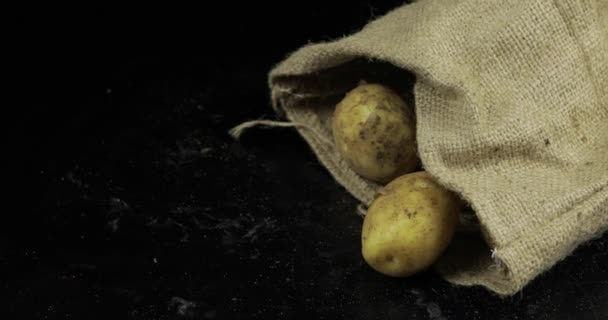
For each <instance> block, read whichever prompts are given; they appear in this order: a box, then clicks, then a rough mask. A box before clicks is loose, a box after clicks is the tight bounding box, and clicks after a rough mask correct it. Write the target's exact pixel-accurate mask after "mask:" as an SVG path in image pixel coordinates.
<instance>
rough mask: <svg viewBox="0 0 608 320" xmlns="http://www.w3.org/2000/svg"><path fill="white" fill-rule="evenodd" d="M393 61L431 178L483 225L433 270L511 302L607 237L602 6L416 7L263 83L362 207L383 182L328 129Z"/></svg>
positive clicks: (471, 1)
mask: <svg viewBox="0 0 608 320" xmlns="http://www.w3.org/2000/svg"><path fill="white" fill-rule="evenodd" d="M386 65H389V66H390V67H391V68H394V69H395V70H398V71H403V73H406V72H407V73H410V74H412V75H413V76H415V84H413V96H414V101H412V104H413V105H415V114H416V121H417V129H416V130H417V142H418V147H419V155H420V158H421V160H422V164H423V167H424V169H425V170H427V171H428V172H429V173H430V174H431V175H433V176H434V177H435V178H436V179H437V180H438V181H439V182H440V183H441V184H443V185H444V186H446V187H447V188H449V189H451V190H453V191H455V192H457V193H458V194H460V195H461V196H462V197H463V198H464V199H465V200H466V201H468V202H469V203H470V204H471V207H472V208H473V209H474V211H475V214H476V215H477V218H478V220H479V224H480V226H481V227H480V229H481V230H480V234H481V235H483V236H479V237H477V236H474V235H473V236H471V235H470V234H459V235H457V236H456V238H455V239H454V241H453V244H452V245H451V247H450V248H449V249H448V251H447V252H446V254H445V255H444V256H443V257H442V258H441V259H440V261H439V262H438V263H437V264H436V268H437V270H438V271H439V272H440V274H441V275H442V276H443V277H444V278H445V279H447V280H448V281H450V282H452V283H455V284H461V285H482V286H485V287H487V288H489V289H491V290H492V291H494V292H496V293H498V294H500V295H511V294H514V293H516V292H518V291H519V290H520V289H522V288H523V287H524V286H525V285H526V284H527V283H529V282H530V281H531V280H532V279H534V278H535V277H536V276H537V275H539V274H540V273H542V272H543V271H545V270H547V269H549V268H551V267H552V266H553V265H554V264H555V263H557V262H558V261H560V260H561V259H563V258H565V257H566V256H568V255H569V254H570V253H571V252H572V251H573V250H574V249H575V248H576V247H577V246H579V245H580V244H582V243H583V242H585V241H588V240H590V239H592V238H593V237H596V236H599V235H601V234H602V233H603V232H604V231H605V229H606V228H607V226H608V1H605V0H526V1H522V0H504V1H487V0H422V1H418V2H414V3H412V4H405V5H403V6H401V7H399V8H396V9H394V10H392V11H391V12H389V13H387V14H386V15H384V16H382V17H379V18H377V19H375V20H373V21H371V22H370V23H368V24H367V25H365V26H364V27H363V28H362V29H361V30H359V31H357V32H354V33H353V34H350V35H348V36H345V37H344V38H341V39H337V40H334V41H329V42H324V43H315V44H308V45H306V46H304V47H302V48H300V49H298V50H297V51H295V52H293V53H291V54H289V56H288V57H286V58H285V60H283V61H282V62H280V63H279V64H278V65H276V66H275V67H274V68H273V69H272V70H271V72H270V74H269V85H270V91H271V93H272V99H273V103H274V105H275V107H276V110H277V112H279V113H281V114H284V115H285V116H286V117H287V118H288V119H289V120H291V121H293V122H296V123H299V124H303V125H302V126H296V128H297V130H298V132H299V133H300V134H301V135H302V137H303V138H304V139H305V140H306V141H307V142H308V144H309V145H310V146H311V149H312V150H313V152H314V153H315V154H316V155H317V157H318V159H319V160H320V162H321V163H322V164H323V165H324V166H325V167H326V168H327V169H328V170H329V171H330V172H331V174H332V175H333V177H335V179H336V181H337V182H339V183H340V184H341V185H343V186H344V187H345V188H346V189H347V190H348V191H349V192H350V193H351V194H352V195H353V196H354V197H356V198H357V199H359V200H360V201H361V202H363V203H365V204H369V203H370V202H371V201H372V199H373V197H374V194H375V193H376V192H377V190H378V188H380V187H381V186H379V185H376V184H374V183H370V182H368V181H366V180H364V179H362V178H360V177H359V176H357V174H355V173H354V172H353V171H352V170H351V169H349V167H348V165H347V164H346V162H344V161H343V160H342V159H341V158H340V155H339V154H338V153H337V152H336V150H335V148H334V146H333V144H332V143H331V142H330V141H332V136H331V125H330V124H331V118H332V114H333V110H334V106H335V102H336V101H337V100H339V99H340V97H343V95H344V93H345V92H346V91H347V90H349V89H351V88H352V87H353V86H354V85H356V84H357V82H358V81H359V80H366V81H369V80H370V79H372V81H375V80H377V81H382V77H383V76H384V75H387V79H388V78H391V79H394V78H395V77H393V76H394V74H393V73H395V72H393V71H386V70H387V67H386ZM388 76H390V77H388ZM403 79H404V80H403V85H404V87H407V84H406V82H407V81H409V80H408V79H407V77H404V78H403ZM410 80H411V79H410ZM412 83H414V82H412ZM395 84H396V86H399V85H400V83H399V82H398V81H397V82H395Z"/></svg>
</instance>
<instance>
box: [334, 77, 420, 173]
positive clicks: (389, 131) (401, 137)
mask: <svg viewBox="0 0 608 320" xmlns="http://www.w3.org/2000/svg"><path fill="white" fill-rule="evenodd" d="M332 130H333V135H334V142H335V144H336V148H337V150H338V152H339V153H340V154H341V156H342V157H343V158H344V159H345V160H346V162H347V163H348V164H349V166H350V167H351V168H352V169H353V170H354V171H355V172H356V173H358V174H359V175H361V176H362V177H364V178H367V179H369V180H372V181H375V182H379V183H386V182H388V181H391V180H392V179H394V178H396V177H398V176H400V175H402V174H405V173H409V172H412V171H414V170H416V167H417V166H418V163H419V160H418V157H417V150H416V149H417V147H416V137H415V135H416V129H415V120H414V116H413V114H412V111H411V110H410V109H408V108H407V106H406V104H405V102H404V101H403V99H401V97H399V96H398V95H397V94H396V93H395V92H393V91H392V90H391V89H389V88H388V87H385V86H383V85H379V84H365V83H362V84H360V85H359V86H357V87H356V88H355V89H353V90H351V91H350V92H348V93H347V94H346V96H345V97H344V99H342V101H340V103H338V105H337V106H336V109H335V111H334V117H333V123H332Z"/></svg>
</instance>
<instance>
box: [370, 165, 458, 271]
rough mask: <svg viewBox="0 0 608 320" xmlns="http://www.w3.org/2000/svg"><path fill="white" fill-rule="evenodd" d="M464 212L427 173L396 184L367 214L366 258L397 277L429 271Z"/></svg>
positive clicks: (383, 191) (375, 267) (384, 189)
mask: <svg viewBox="0 0 608 320" xmlns="http://www.w3.org/2000/svg"><path fill="white" fill-rule="evenodd" d="M459 207H460V200H459V198H458V197H457V196H456V195H455V194H454V193H452V192H451V191H449V190H447V189H445V188H443V187H442V186H441V185H439V184H438V183H437V182H435V181H434V179H433V178H432V177H431V176H430V175H429V174H428V173H426V172H425V171H419V172H414V173H410V174H406V175H403V176H401V177H399V178H397V179H395V180H394V181H392V182H390V183H389V184H388V185H387V186H386V187H384V188H383V189H382V191H380V192H379V194H378V196H377V197H376V199H375V200H374V201H373V203H372V204H371V206H370V207H369V210H368V211H367V215H366V216H365V221H364V222H363V230H362V233H361V244H362V253H363V258H364V259H365V261H366V262H367V263H368V264H369V265H370V266H371V267H372V268H373V269H375V270H376V271H378V272H380V273H383V274H385V275H389V276H394V277H405V276H409V275H412V274H414V273H416V272H418V271H421V270H423V269H425V268H427V267H428V266H430V265H431V264H433V263H434V262H435V261H436V260H437V258H439V256H440V255H441V254H442V253H443V251H444V250H445V248H446V247H447V246H448V244H449V242H450V241H451V239H452V236H453V235H454V231H455V229H456V226H457V224H458V215H459V210H460V208H459Z"/></svg>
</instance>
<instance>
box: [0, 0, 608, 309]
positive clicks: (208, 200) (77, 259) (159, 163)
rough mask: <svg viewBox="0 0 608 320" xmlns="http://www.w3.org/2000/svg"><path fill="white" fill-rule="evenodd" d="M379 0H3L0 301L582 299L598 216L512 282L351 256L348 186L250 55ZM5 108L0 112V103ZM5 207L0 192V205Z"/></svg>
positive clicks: (215, 305) (594, 265) (212, 305)
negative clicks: (237, 135)
mask: <svg viewBox="0 0 608 320" xmlns="http://www.w3.org/2000/svg"><path fill="white" fill-rule="evenodd" d="M399 4H401V2H400V1H384V2H382V3H374V4H373V5H370V4H369V3H367V2H363V1H349V2H346V1H333V2H331V3H330V2H327V1H326V2H320V1H317V2H301V3H291V2H285V3H282V4H272V5H271V4H258V3H256V4H247V5H244V4H236V3H232V2H231V3H214V4H209V5H204V4H201V5H202V6H199V7H192V8H188V7H181V8H175V7H172V8H167V7H164V6H160V5H158V6H156V7H154V6H153V5H151V4H149V3H147V4H146V5H145V6H142V7H137V8H134V7H129V8H125V7H121V6H110V5H108V6H99V7H97V8H90V7H88V8H79V7H65V8H61V7H56V6H53V7H51V6H49V7H46V8H45V7H35V8H22V10H18V11H15V12H13V16H12V17H11V18H12V19H14V21H15V22H16V23H15V25H14V28H12V29H11V30H10V41H11V42H10V44H11V45H10V46H7V49H6V51H7V52H9V53H10V54H11V58H10V59H7V61H6V64H7V69H8V68H10V69H12V70H15V71H16V72H15V73H14V75H13V74H12V73H11V76H10V79H9V80H11V83H13V84H16V85H17V86H16V89H15V90H13V91H12V92H11V93H13V94H16V97H17V99H16V100H14V101H17V102H16V103H11V104H7V105H6V106H5V109H6V110H7V113H6V114H7V115H6V117H5V119H7V120H8V122H9V123H8V124H7V125H6V126H5V128H7V129H8V130H7V131H8V134H7V136H8V137H9V138H10V139H9V140H10V141H9V143H8V144H6V145H5V146H6V150H5V154H6V155H7V158H8V160H9V161H10V162H11V164H10V165H9V166H7V167H6V168H7V172H6V174H5V177H6V181H7V182H8V184H9V188H10V190H11V193H9V195H10V197H9V199H8V201H7V203H6V206H5V210H4V214H3V216H4V219H3V223H2V230H3V232H2V235H1V237H2V239H0V240H1V243H0V246H1V247H0V248H1V249H2V251H0V280H1V282H0V284H1V285H2V287H1V291H0V293H1V294H2V296H4V298H2V303H3V304H4V306H3V307H1V308H0V312H1V313H5V312H6V313H7V314H8V316H9V317H8V318H6V319H12V318H14V319H68V318H69V319H108V318H130V319H181V318H196V319H240V318H247V319H249V318H258V319H273V318H328V319H333V318H351V319H488V318H494V319H570V318H577V319H601V318H605V317H606V316H608V305H607V304H606V301H608V276H607V275H606V274H605V272H604V268H605V267H606V264H607V263H608V256H607V254H606V247H607V244H608V239H607V238H606V236H604V237H603V238H600V239H598V240H596V241H594V242H591V243H589V244H586V245H583V246H582V247H581V248H580V249H578V250H577V251H575V253H574V254H573V255H572V256H570V257H568V258H567V259H566V260H565V261H563V262H561V263H559V264H558V265H557V266H556V267H555V268H553V269H552V270H551V271H549V272H547V273H545V274H543V275H541V276H540V277H539V278H538V279H536V280H535V281H533V282H532V283H531V284H530V285H529V286H528V287H526V288H525V289H524V290H523V291H522V292H521V293H520V294H517V295H515V296H513V297H508V298H499V297H497V296H495V295H493V294H492V293H490V292H488V291H486V290H485V289H482V288H476V287H473V288H461V287H455V286H452V285H450V284H448V283H446V282H445V281H444V280H442V279H441V278H440V277H439V276H437V275H436V274H435V273H434V272H433V271H427V272H424V273H422V274H420V275H417V276H414V277H411V278H408V279H389V278H386V277H383V276H381V275H379V274H377V273H375V272H373V271H372V270H370V269H369V268H368V267H367V266H366V265H365V263H364V262H363V260H362V259H361V257H360V253H359V252H360V247H359V246H360V245H359V231H360V226H361V219H360V218H359V217H358V216H356V215H355V213H354V208H355V207H356V205H357V203H356V201H355V200H354V199H353V198H352V197H350V196H349V195H348V194H347V193H346V191H345V190H344V189H343V188H342V187H340V186H339V185H338V184H336V183H335V182H334V181H333V179H332V178H331V177H330V175H329V174H328V173H327V172H326V171H325V169H323V168H322V167H321V166H320V165H319V164H318V163H317V161H316V159H315V158H314V156H313V155H312V153H311V151H310V149H309V148H308V147H307V146H306V144H305V143H304V142H303V141H302V140H301V138H300V137H299V136H298V135H297V134H295V133H294V132H293V130H292V129H279V128H277V129H256V130H252V131H250V132H248V133H247V134H246V135H245V136H244V137H243V139H242V140H241V141H240V142H237V141H234V140H233V139H231V138H230V137H229V136H228V135H227V130H228V129H230V128H231V127H232V126H234V125H236V124H239V123H240V122H242V121H246V120H250V119H256V118H267V119H274V118H275V115H274V114H273V112H272V110H271V108H270V105H269V97H268V89H267V73H268V71H269V70H270V68H271V67H272V66H273V65H274V64H275V63H277V62H279V61H280V60H282V59H283V58H284V57H285V56H286V55H287V54H288V53H290V52H291V51H293V50H295V49H297V48H298V47H300V46H302V45H304V44H306V43H308V42H318V41H327V40H331V39H335V38H337V37H341V36H343V35H347V34H349V33H352V32H355V31H357V30H358V29H360V28H361V27H362V26H363V25H364V24H365V23H366V22H368V21H370V20H371V19H373V18H374V17H376V16H378V15H381V14H383V13H385V12H387V11H388V10H390V9H391V8H394V7H396V6H398V5H399ZM14 111H16V113H15V114H14V115H13V112H14ZM9 208H10V209H9Z"/></svg>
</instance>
